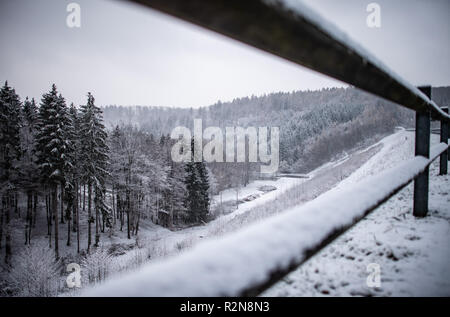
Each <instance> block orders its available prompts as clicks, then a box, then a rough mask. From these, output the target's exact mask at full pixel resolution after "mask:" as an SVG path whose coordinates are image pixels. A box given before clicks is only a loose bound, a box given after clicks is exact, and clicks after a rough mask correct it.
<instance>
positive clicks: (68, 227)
mask: <svg viewBox="0 0 450 317" xmlns="http://www.w3.org/2000/svg"><path fill="white" fill-rule="evenodd" d="M72 190H73V188H72ZM70 197H72V198H71V200H72V201H71V202H70V203H68V204H67V246H68V247H70V224H71V223H72V221H71V220H72V218H71V217H72V215H71V214H70V213H71V209H73V208H74V206H75V200H74V198H73V196H70ZM74 218H75V217H74Z"/></svg>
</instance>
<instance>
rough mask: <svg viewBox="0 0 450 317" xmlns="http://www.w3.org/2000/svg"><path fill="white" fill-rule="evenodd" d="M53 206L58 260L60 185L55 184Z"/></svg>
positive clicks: (57, 257)
mask: <svg viewBox="0 0 450 317" xmlns="http://www.w3.org/2000/svg"><path fill="white" fill-rule="evenodd" d="M52 200H53V203H52V208H53V214H54V215H55V257H56V259H57V260H58V259H59V249H58V245H59V244H58V238H59V235H58V185H56V184H55V185H54V186H53V193H52Z"/></svg>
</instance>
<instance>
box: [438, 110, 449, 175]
mask: <svg viewBox="0 0 450 317" xmlns="http://www.w3.org/2000/svg"><path fill="white" fill-rule="evenodd" d="M442 110H443V111H444V112H446V113H448V108H442ZM448 130H449V124H448V123H447V121H446V120H444V119H442V120H441V143H446V144H448V137H449V135H448ZM447 160H450V157H449V155H448V151H445V152H444V153H442V155H441V157H440V166H439V175H447V166H448V165H447V164H448V162H447Z"/></svg>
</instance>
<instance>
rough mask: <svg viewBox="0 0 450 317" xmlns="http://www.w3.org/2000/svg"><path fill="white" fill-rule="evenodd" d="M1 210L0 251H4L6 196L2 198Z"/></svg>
mask: <svg viewBox="0 0 450 317" xmlns="http://www.w3.org/2000/svg"><path fill="white" fill-rule="evenodd" d="M1 204H2V206H1V210H0V250H1V249H2V241H3V217H4V214H5V207H6V206H5V205H6V201H5V196H4V195H3V196H2V201H1Z"/></svg>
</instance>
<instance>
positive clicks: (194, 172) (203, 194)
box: [185, 139, 210, 223]
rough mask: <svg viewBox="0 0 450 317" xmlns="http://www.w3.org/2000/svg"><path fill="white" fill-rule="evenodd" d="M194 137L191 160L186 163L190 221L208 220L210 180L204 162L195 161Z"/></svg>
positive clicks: (187, 200) (187, 206)
mask: <svg viewBox="0 0 450 317" xmlns="http://www.w3.org/2000/svg"><path fill="white" fill-rule="evenodd" d="M194 142H195V141H194V139H192V141H191V153H192V156H191V161H190V162H187V163H186V168H185V172H186V177H185V184H186V200H185V206H186V208H187V210H188V221H190V222H194V223H198V222H201V221H206V217H207V215H208V213H209V204H210V200H209V181H208V172H207V171H206V167H205V163H204V162H194Z"/></svg>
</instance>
